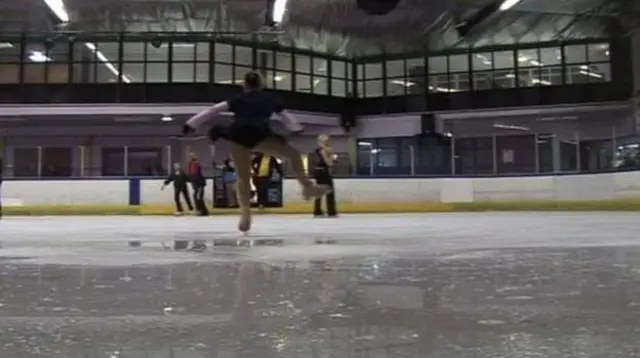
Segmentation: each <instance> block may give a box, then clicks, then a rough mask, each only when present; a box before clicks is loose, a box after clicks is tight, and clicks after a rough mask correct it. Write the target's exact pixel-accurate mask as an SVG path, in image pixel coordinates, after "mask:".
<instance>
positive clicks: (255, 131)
mask: <svg viewBox="0 0 640 358" xmlns="http://www.w3.org/2000/svg"><path fill="white" fill-rule="evenodd" d="M262 87H263V85H262V77H260V75H259V74H257V73H256V72H253V71H251V72H248V73H247V74H245V76H244V93H243V94H241V95H239V96H237V97H235V98H233V99H231V100H228V101H224V102H220V103H217V104H215V105H213V106H211V107H210V108H209V109H207V110H205V111H203V112H201V113H199V114H197V115H195V116H193V117H191V118H190V119H189V120H188V121H187V123H186V124H185V125H184V127H183V129H182V134H183V135H187V134H190V133H193V132H194V131H195V130H196V129H197V128H198V127H200V126H201V125H202V124H203V123H205V122H207V121H209V120H211V119H213V118H215V117H216V116H218V115H219V114H221V113H222V112H226V111H230V112H232V113H233V115H234V120H233V121H232V122H231V124H224V125H223V124H214V125H213V127H212V128H211V129H210V130H209V138H210V139H211V140H212V141H214V142H215V141H216V140H217V139H219V138H222V139H226V140H229V141H230V142H231V157H232V158H233V161H234V162H235V163H236V175H237V185H238V205H239V206H240V221H239V223H238V230H240V231H242V232H245V233H246V232H248V231H249V230H250V229H251V203H250V200H251V152H252V151H259V152H263V153H265V154H267V155H272V156H275V157H282V158H284V159H286V160H288V161H289V162H291V166H292V168H293V171H294V173H295V175H296V179H297V181H298V183H299V184H300V187H301V188H302V197H303V198H304V199H305V200H312V199H316V198H319V197H323V196H325V195H326V194H328V193H329V192H331V188H330V187H329V186H325V185H315V184H314V183H313V182H311V181H310V180H309V178H308V177H307V175H306V173H305V169H304V165H303V163H302V155H301V153H300V151H298V150H297V149H295V148H294V147H292V146H291V145H289V143H288V141H287V139H286V138H285V137H284V136H281V135H278V134H276V133H274V131H273V130H272V128H271V117H272V115H273V114H278V115H279V117H280V119H281V120H282V122H283V123H284V124H285V126H286V127H287V129H288V130H290V132H292V133H299V132H301V131H302V126H301V125H300V123H299V122H298V121H297V120H296V119H295V118H294V117H293V115H292V114H291V113H289V112H288V111H287V110H286V109H285V108H284V106H282V105H281V104H280V103H278V101H277V100H275V99H274V98H273V97H272V96H271V95H270V94H268V93H266V92H264V91H262Z"/></svg>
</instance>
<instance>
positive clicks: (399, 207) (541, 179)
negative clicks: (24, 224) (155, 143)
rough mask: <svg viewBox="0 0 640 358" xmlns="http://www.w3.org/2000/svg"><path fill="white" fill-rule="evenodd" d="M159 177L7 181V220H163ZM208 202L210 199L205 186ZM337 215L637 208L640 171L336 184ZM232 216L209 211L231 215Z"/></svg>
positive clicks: (289, 195)
mask: <svg viewBox="0 0 640 358" xmlns="http://www.w3.org/2000/svg"><path fill="white" fill-rule="evenodd" d="M161 184H162V180H161V179H140V178H128V179H77V180H7V181H5V182H4V184H3V188H2V197H3V202H4V206H5V209H4V212H5V213H6V214H22V215H56V214H67V215H68V214H123V215H124V214H170V213H172V210H173V202H172V200H173V192H172V190H170V189H169V188H168V189H169V190H165V191H160V186H161ZM212 184H213V183H212V182H211V181H210V182H209V185H208V186H207V194H206V196H207V198H209V199H211V198H212V196H213V195H212V189H213V188H212V187H213V185H212ZM298 193H299V189H298V187H297V184H296V183H295V181H293V180H290V179H287V180H285V182H284V188H283V198H284V203H285V205H284V207H283V208H280V209H273V212H280V213H309V212H310V210H311V203H306V202H303V201H302V200H301V199H300V196H299V194H298ZM336 194H337V197H338V200H339V205H340V210H341V212H343V213H348V212H359V213H367V212H371V213H374V212H389V213H393V212H438V211H475V210H640V172H618V173H601V174H584V175H561V176H530V177H501V178H493V177H492V178H415V177H413V178H349V179H337V180H336ZM230 212H234V211H233V210H214V213H220V214H224V213H230Z"/></svg>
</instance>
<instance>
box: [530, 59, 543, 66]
mask: <svg viewBox="0 0 640 358" xmlns="http://www.w3.org/2000/svg"><path fill="white" fill-rule="evenodd" d="M529 63H530V64H531V65H533V66H539V67H540V66H544V65H543V64H542V62H538V61H536V60H531V61H529Z"/></svg>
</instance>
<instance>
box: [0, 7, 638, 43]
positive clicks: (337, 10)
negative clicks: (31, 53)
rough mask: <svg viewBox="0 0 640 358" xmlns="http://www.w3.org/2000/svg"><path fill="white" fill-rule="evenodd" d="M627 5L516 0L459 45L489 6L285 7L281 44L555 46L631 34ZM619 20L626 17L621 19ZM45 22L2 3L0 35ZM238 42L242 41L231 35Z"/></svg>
mask: <svg viewBox="0 0 640 358" xmlns="http://www.w3.org/2000/svg"><path fill="white" fill-rule="evenodd" d="M64 2H65V5H66V6H67V9H68V11H69V13H70V14H71V22H70V24H69V26H68V27H67V29H68V30H74V31H84V32H96V31H99V32H106V31H117V32H120V31H131V32H143V31H144V32H146V31H178V32H188V31H205V32H215V33H230V32H234V33H251V32H254V31H256V30H258V29H259V28H260V27H261V25H262V24H263V21H264V12H265V3H266V1H265V0H206V1H205V0H189V1H178V0H94V1H88V0H64ZM636 3H637V2H636V1H633V0H522V1H521V2H520V3H519V4H518V5H516V6H515V7H514V8H513V9H512V10H509V11H505V12H502V13H500V14H499V15H497V16H494V17H493V18H492V19H491V20H489V21H488V23H486V24H484V25H483V26H482V27H481V29H479V31H480V33H478V34H475V35H474V36H469V37H467V38H465V39H461V38H460V37H459V36H458V35H457V33H456V31H455V30H453V25H454V24H455V22H456V19H459V18H460V17H462V16H464V15H465V14H469V13H472V12H474V11H476V10H477V9H479V8H480V7H482V6H484V5H486V4H487V0H448V1H447V0H431V1H425V0H401V1H400V3H399V4H398V6H397V7H396V9H395V10H393V11H392V12H391V13H389V14H388V15H384V16H377V17H374V16H369V15H366V14H365V13H364V12H363V11H362V10H360V9H359V8H358V6H357V4H356V1H355V0H289V4H288V12H287V16H286V18H285V23H284V26H283V32H282V33H281V34H280V35H278V41H279V42H280V43H281V44H282V45H285V46H286V45H292V46H296V47H299V48H305V49H312V50H315V51H320V52H329V53H335V54H341V55H365V54H375V53H379V52H391V53H394V52H406V51H416V50H419V49H422V48H425V47H427V46H429V47H430V48H432V49H433V48H435V49H443V48H450V47H468V46H482V45H491V44H510V43H522V42H539V41H550V40H555V39H567V38H569V39H571V38H588V37H605V36H607V35H609V34H610V32H611V31H612V30H611V29H612V28H617V27H618V26H617V24H618V23H623V25H626V26H629V27H633V26H635V24H636V23H637V19H638V18H640V16H638V15H637V11H635V10H634V9H633V7H634V6H635V7H637V4H636ZM620 14H624V15H620ZM50 19H51V15H50V13H49V12H48V9H47V8H46V6H44V1H43V0H20V1H16V0H0V23H1V24H2V25H0V26H2V27H3V29H2V30H4V31H8V30H18V29H21V28H24V27H29V28H31V29H37V30H41V31H46V30H47V29H49V28H48V26H50V24H51V22H50ZM233 36H243V35H233Z"/></svg>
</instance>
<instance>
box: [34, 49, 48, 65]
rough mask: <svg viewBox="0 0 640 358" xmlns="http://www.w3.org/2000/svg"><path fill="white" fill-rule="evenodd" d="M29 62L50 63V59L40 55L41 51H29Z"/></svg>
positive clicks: (42, 54)
mask: <svg viewBox="0 0 640 358" xmlns="http://www.w3.org/2000/svg"><path fill="white" fill-rule="evenodd" d="M29 60H31V62H36V63H45V62H51V58H49V57H48V56H47V55H45V54H44V53H42V51H31V54H29Z"/></svg>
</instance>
